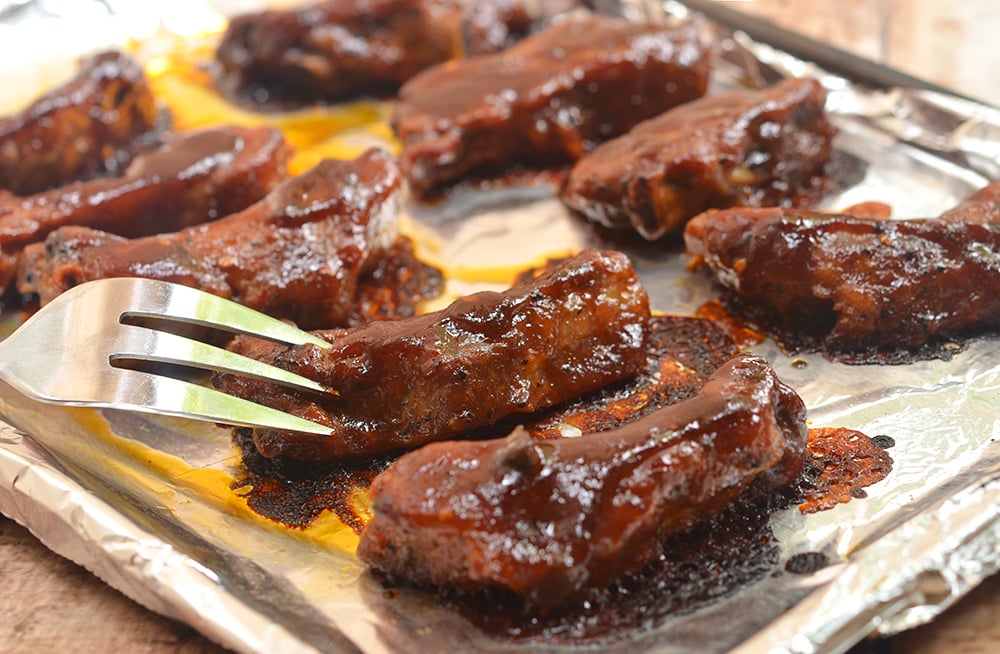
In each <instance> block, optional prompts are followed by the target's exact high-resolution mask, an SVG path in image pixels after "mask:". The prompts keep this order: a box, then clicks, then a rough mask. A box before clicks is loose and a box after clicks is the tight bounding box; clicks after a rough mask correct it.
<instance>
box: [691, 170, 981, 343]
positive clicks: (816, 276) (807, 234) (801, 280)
mask: <svg viewBox="0 0 1000 654" xmlns="http://www.w3.org/2000/svg"><path fill="white" fill-rule="evenodd" d="M684 238H685V241H686V243H687V248H688V250H689V251H690V252H691V253H692V254H693V255H695V257H696V258H697V259H698V260H700V261H704V262H705V263H706V264H708V266H709V267H710V268H711V269H712V270H713V271H714V272H715V274H716V275H717V276H718V279H719V281H720V282H721V283H722V284H724V285H725V286H727V287H729V288H730V289H732V290H733V291H735V292H737V293H739V294H740V296H742V297H743V298H744V299H745V300H746V301H747V302H748V303H750V304H760V305H764V306H767V307H770V308H771V309H772V310H774V311H775V312H776V313H777V314H778V316H780V318H781V319H782V320H783V321H785V322H786V323H789V324H791V325H794V326H796V327H797V328H799V329H802V330H805V331H807V332H811V333H815V334H818V335H819V336H821V337H822V338H823V344H824V346H825V347H826V348H827V349H828V350H829V351H830V352H832V353H837V352H861V351H866V352H871V351H882V350H884V351H895V350H907V349H915V348H918V347H920V346H922V345H924V344H926V343H929V342H933V341H938V340H941V339H945V338H948V337H952V336H962V335H968V334H974V333H977V332H984V331H990V330H996V329H998V328H1000V183H997V182H995V183H993V184H991V185H989V186H987V187H985V188H984V189H982V190H980V191H979V192H978V193H976V194H975V195H973V196H972V197H970V198H969V199H968V200H966V201H965V202H963V203H962V204H960V205H959V206H958V207H956V208H954V209H952V210H951V211H948V212H947V213H945V214H944V215H942V216H940V217H939V218H929V219H922V220H921V219H913V220H871V219H865V218H858V217H855V216H850V215H844V214H821V213H816V212H811V211H805V210H792V209H779V208H767V209H725V210H721V211H709V212H707V213H704V214H701V215H700V216H697V217H696V218H694V219H693V220H692V221H691V222H689V223H688V225H687V228H686V230H685V234H684Z"/></svg>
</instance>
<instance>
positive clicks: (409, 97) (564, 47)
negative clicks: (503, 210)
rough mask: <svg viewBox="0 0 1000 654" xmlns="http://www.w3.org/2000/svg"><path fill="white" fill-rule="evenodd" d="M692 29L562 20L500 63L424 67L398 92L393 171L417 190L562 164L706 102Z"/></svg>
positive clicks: (704, 67) (705, 55)
mask: <svg viewBox="0 0 1000 654" xmlns="http://www.w3.org/2000/svg"><path fill="white" fill-rule="evenodd" d="M708 74H709V52H708V50H707V49H706V48H705V47H704V46H703V44H702V43H701V41H700V37H699V34H698V31H697V29H696V27H695V26H694V25H692V24H683V25H681V26H665V25H652V24H637V23H631V22H627V21H624V20H618V19H612V18H606V17H602V16H598V15H587V16H585V17H567V18H565V19H563V20H556V21H553V23H552V24H550V25H549V26H548V27H547V28H546V29H545V30H543V31H541V32H538V33H536V34H533V35H532V36H529V37H528V38H526V39H524V40H523V41H521V42H520V43H518V44H517V45H515V46H513V47H512V48H510V49H509V50H506V51H504V52H502V53H499V54H494V55H485V56H481V57H474V58H471V59H466V60H462V61H453V62H449V63H447V64H441V65H438V66H435V67H433V68H430V69H428V70H426V71H424V72H423V73H421V74H419V75H417V76H416V77H414V78H413V79H411V80H410V81H409V82H407V83H406V84H405V85H404V86H403V88H401V89H400V92H399V105H398V108H397V111H396V115H395V117H394V119H393V121H394V125H395V129H396V132H397V134H398V135H399V138H400V140H401V141H402V146H403V151H402V164H403V172H404V175H405V176H406V179H407V181H408V182H409V184H410V186H411V187H412V188H414V189H415V190H416V191H417V192H419V193H425V192H427V191H430V190H432V189H434V188H435V187H437V186H440V185H442V184H445V183H449V182H454V181H456V180H458V179H460V178H462V177H464V176H466V175H469V174H473V173H476V174H479V173H487V174H491V173H497V172H502V171H504V170H505V169H508V168H510V167H512V166H514V165H517V164H527V165H531V166H545V165H553V164H566V163H572V162H573V161H575V160H576V159H578V158H579V157H580V156H582V155H583V154H584V153H586V152H588V151H590V150H592V149H593V148H594V147H595V146H596V145H597V144H598V143H600V142H601V141H604V140H607V139H610V138H613V137H615V136H618V135H619V134H622V133H623V132H625V131H627V130H628V129H629V128H631V127H632V126H633V125H635V124H636V123H638V122H640V121H642V120H645V119H646V118H650V117H652V116H655V115H657V114H659V113H661V112H663V111H666V110H667V109H670V108H672V107H674V106H676V105H678V104H681V103H682V102H687V101H689V100H693V99H695V98H697V97H700V96H702V95H703V94H704V93H705V88H706V86H707V83H708Z"/></svg>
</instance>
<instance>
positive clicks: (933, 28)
mask: <svg viewBox="0 0 1000 654" xmlns="http://www.w3.org/2000/svg"><path fill="white" fill-rule="evenodd" d="M729 4H732V5H733V6H736V7H738V8H740V9H744V10H747V11H751V12H755V13H758V14H760V15H763V16H767V17H769V18H771V19H773V20H775V21H776V22H778V23H781V24H784V25H786V26H788V27H790V28H792V29H796V30H798V31H801V32H804V33H806V34H808V35H810V36H812V37H814V38H817V39H820V40H826V41H829V42H831V43H833V44H835V45H838V46H840V47H843V48H845V49H848V50H852V51H854V52H856V53H857V54H860V55H862V56H865V57H868V58H871V59H874V60H877V61H882V62H887V63H889V64H891V65H893V66H896V67H898V68H901V69H903V70H905V71H907V72H909V73H911V74H914V75H917V76H922V77H925V78H927V79H930V80H932V81H935V82H937V83H939V84H942V85H944V86H948V87H951V88H955V89H956V90H959V91H961V92H963V93H966V94H968V95H971V96H973V97H977V98H982V99H984V100H986V101H989V102H993V103H995V104H1000V77H998V76H997V74H996V71H997V70H1000V48H998V47H996V43H995V39H996V34H997V33H998V32H1000V2H997V0H962V1H961V2H944V1H939V0H754V1H753V2H736V1H731V2H730V3H729ZM998 547H1000V544H998ZM223 651H225V650H223V649H222V648H220V647H219V646H217V645H215V644H213V643H211V642H210V641H208V640H207V639H205V638H204V637H202V636H201V635H200V634H198V633H197V632H195V631H194V630H192V629H191V628H190V627H188V626H186V625H184V624H180V623H177V622H175V621H172V620H169V619H167V618H164V617H162V616H159V615H157V614H155V613H152V612H151V611H148V610H146V609H144V608H142V607H141V606H139V605H137V604H135V603H133V602H132V601H130V600H129V599H127V598H126V597H124V596H123V595H121V594H120V593H118V592H117V591H115V590H113V589H111V588H110V587H108V586H106V585H105V584H103V583H102V582H101V581H100V580H98V579H97V578H96V577H93V576H92V575H91V574H90V573H88V572H87V571H86V570H84V569H82V568H80V567H78V566H76V565H74V564H73V563H71V562H69V561H67V560H65V559H63V558H61V557H59V556H58V555H56V554H53V553H52V552H50V551H49V550H48V549H46V548H45V547H44V546H42V545H41V544H40V543H39V542H38V541H37V540H36V539H35V538H34V537H33V536H32V535H31V534H30V533H29V532H28V531H27V530H26V529H24V528H23V527H21V526H19V525H17V524H16V523H14V522H13V521H11V520H9V519H7V518H4V517H2V516H0V652H3V653H5V654H19V653H22V652H23V653H28V654H42V653H47V652H61V653H66V654H69V653H75V652H147V653H149V654H166V653H175V652H176V653H183V654H203V653H204V654H209V653H215V652H223ZM944 652H947V653H949V654H963V653H964V654H971V653H974V652H984V653H985V652H1000V576H996V577H993V578H991V579H989V580H987V581H986V582H985V583H983V584H982V585H980V586H979V587H978V588H976V589H975V590H974V591H972V593H970V594H969V595H968V596H967V597H966V598H964V599H963V600H961V601H960V602H959V603H958V604H957V605H956V606H954V607H952V608H951V609H949V610H948V611H946V612H945V613H944V614H943V615H941V616H940V617H939V618H937V619H936V620H934V621H933V622H932V623H931V624H929V625H925V626H922V627H918V628H916V629H913V630H910V631H908V632H904V633H902V634H899V635H897V636H895V637H892V638H889V639H874V640H868V641H865V642H863V643H861V644H859V645H858V646H856V647H855V648H854V649H853V650H852V653H851V654H887V653H888V654H903V653H907V654H938V653H944Z"/></svg>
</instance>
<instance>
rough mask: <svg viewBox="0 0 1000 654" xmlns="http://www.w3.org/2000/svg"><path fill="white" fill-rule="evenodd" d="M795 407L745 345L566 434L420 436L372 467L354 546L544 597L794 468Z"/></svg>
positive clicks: (419, 574) (435, 576) (610, 570)
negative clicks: (634, 407) (622, 411)
mask: <svg viewBox="0 0 1000 654" xmlns="http://www.w3.org/2000/svg"><path fill="white" fill-rule="evenodd" d="M805 440H806V426H805V408H804V405H803V403H802V401H801V399H799V397H798V396H797V395H796V394H795V393H794V392H793V391H792V390H791V389H789V388H788V387H787V386H785V385H784V384H782V383H781V382H780V381H779V380H778V379H777V377H776V376H775V375H774V372H773V370H771V368H770V366H768V364H767V363H766V362H765V361H764V360H763V359H760V358H757V357H755V356H752V355H740V356H738V357H736V358H734V359H732V360H731V361H730V362H728V363H727V364H725V365H724V366H723V367H722V368H721V369H720V370H719V371H717V372H716V373H715V374H714V375H713V376H712V377H710V378H709V380H708V381H707V382H706V383H705V385H704V387H703V388H702V390H701V391H700V392H699V393H698V394H697V395H695V396H694V397H692V398H691V399H688V400H684V401H682V402H679V403H677V404H673V405H670V406H667V407H664V408H662V409H660V410H658V411H656V412H655V413H652V414H649V415H648V416H646V417H644V418H641V419H640V420H638V421H637V422H634V423H631V424H628V425H625V426H623V427H620V428H618V429H614V430H612V431H605V432H598V433H594V434H589V435H585V436H580V437H578V438H563V439H554V440H544V441H532V440H531V439H530V438H529V437H528V435H527V433H526V432H525V431H524V430H522V429H520V428H518V429H515V430H514V431H513V432H512V433H511V434H510V435H509V436H507V437H506V438H503V439H497V440H488V441H463V442H446V443H433V444H431V445H427V446H425V447H423V448H421V449H420V450H417V451H416V452H412V453H410V454H406V455H404V456H403V457H401V458H400V459H398V460H397V461H396V462H395V463H393V464H392V465H391V466H390V467H389V468H388V469H387V470H386V471H385V472H383V473H382V474H380V475H379V476H378V477H376V479H375V481H374V483H373V484H372V488H371V492H370V496H371V499H372V502H373V514H374V515H373V518H372V519H371V521H370V522H369V523H368V525H367V527H366V528H365V531H364V532H363V534H362V538H361V543H360V545H359V547H358V556H359V557H360V558H361V560H362V561H364V562H365V563H366V564H368V565H369V566H371V567H373V568H376V569H378V570H381V571H383V572H385V573H388V574H389V575H390V576H391V577H394V578H401V579H406V580H409V581H412V582H416V583H418V584H427V585H434V586H445V587H453V588H457V589H459V590H463V591H468V590H474V589H477V588H481V587H499V588H503V589H507V590H510V591H513V592H514V593H517V594H518V595H521V596H523V597H524V598H525V600H526V601H527V602H528V603H529V604H532V605H535V606H537V607H540V608H542V609H545V608H553V607H556V606H558V605H560V604H562V603H564V602H566V601H567V600H568V599H569V598H571V597H572V595H573V594H574V593H575V592H577V591H579V590H580V589H582V588H588V587H597V588H601V587H605V586H607V585H609V584H610V583H611V582H612V581H614V580H615V579H616V578H618V577H620V576H622V575H625V574H629V573H633V572H637V571H638V570H640V569H641V568H642V567H643V566H644V565H645V564H646V563H648V562H650V561H651V560H652V559H653V558H654V557H655V556H656V554H657V553H658V551H659V546H660V542H661V541H662V539H663V538H664V537H666V536H667V535H668V534H672V533H677V532H680V531H683V530H685V529H687V528H690V527H691V526H692V525H693V524H695V523H697V522H700V521H703V520H706V519H708V518H710V517H712V516H713V515H715V514H717V513H718V512H719V511H720V510H722V509H723V508H725V507H726V506H728V505H729V504H730V503H732V502H733V501H734V500H735V499H737V498H738V497H740V496H743V495H746V494H748V493H749V494H751V495H756V494H757V493H765V492H774V491H775V490H778V489H780V488H783V487H784V486H786V485H788V484H789V483H791V482H792V481H793V480H794V479H795V478H796V477H797V476H798V474H799V473H800V472H801V468H802V461H803V456H804V451H805Z"/></svg>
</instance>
